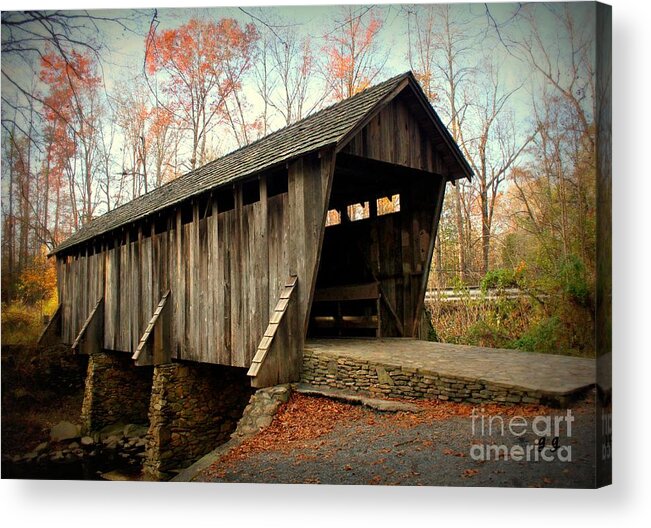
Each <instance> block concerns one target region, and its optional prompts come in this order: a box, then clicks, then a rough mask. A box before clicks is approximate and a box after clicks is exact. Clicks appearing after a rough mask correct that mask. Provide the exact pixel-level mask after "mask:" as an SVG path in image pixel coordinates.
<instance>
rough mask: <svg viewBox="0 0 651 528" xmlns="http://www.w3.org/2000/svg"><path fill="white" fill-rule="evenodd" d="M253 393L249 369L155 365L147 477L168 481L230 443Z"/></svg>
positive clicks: (192, 364)
mask: <svg viewBox="0 0 651 528" xmlns="http://www.w3.org/2000/svg"><path fill="white" fill-rule="evenodd" d="M252 392H253V390H252V389H251V386H250V382H249V379H248V377H247V375H246V369H240V368H234V367H225V366H218V365H207V364H198V363H191V364H190V363H172V364H167V365H160V366H156V367H155V368H154V376H153V385H152V389H151V401H150V405H149V422H150V426H149V434H148V435H147V448H146V451H145V465H144V473H145V477H146V478H148V479H156V480H158V479H165V478H167V477H169V476H170V475H171V473H170V472H171V471H172V470H175V469H178V468H183V467H186V466H188V465H190V464H192V463H193V462H195V461H196V460H197V459H198V458H200V457H201V456H203V455H205V454H206V453H208V452H209V451H211V450H212V449H214V448H215V447H216V446H218V445H220V444H222V443H224V442H226V441H227V440H228V439H229V438H230V435H231V433H233V431H234V430H235V427H236V426H237V422H238V420H239V419H240V417H241V416H242V413H243V411H244V408H245V407H246V405H247V403H248V402H249V398H250V396H251V394H252Z"/></svg>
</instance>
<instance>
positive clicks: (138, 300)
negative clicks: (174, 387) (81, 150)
mask: <svg viewBox="0 0 651 528" xmlns="http://www.w3.org/2000/svg"><path fill="white" fill-rule="evenodd" d="M471 175H472V171H471V169H470V167H469V165H468V163H467V162H466V160H465V159H464V157H463V155H462V154H461V152H460V150H459V148H458V147H457V145H456V144H455V142H454V141H453V139H452V137H451V136H450V134H449V133H448V131H447V129H446V127H445V126H444V125H443V124H442V122H441V120H440V119H439V117H438V116H437V115H436V113H435V112H434V110H433V109H432V107H431V106H430V104H429V103H428V101H427V99H426V97H425V95H424V93H423V91H422V90H421V88H420V86H419V85H418V83H417V81H416V80H415V78H414V76H413V74H412V73H405V74H402V75H399V76H397V77H394V78H392V79H389V80H388V81H386V82H383V83H381V84H378V85H376V86H373V87H371V88H369V89H367V90H365V91H363V92H361V93H359V94H357V95H355V96H353V97H351V98H349V99H346V100H344V101H342V102H340V103H338V104H335V105H333V106H331V107H329V108H326V109H324V110H322V111H320V112H318V113H315V114H314V115H312V116H310V117H308V118H306V119H303V120H302V121H300V122H297V123H295V124H293V125H291V126H289V127H287V128H284V129H282V130H279V131H277V132H274V133H273V134H270V135H268V136H266V137H264V138H262V139H260V140H259V141H256V142H255V143H253V144H251V145H248V146H246V147H244V148H241V149H239V150H237V151H235V152H232V153H231V154H228V155H226V156H224V157H222V158H220V159H218V160H216V161H213V162H211V163H208V164H207V165H205V166H203V167H200V168H198V169H196V170H193V171H192V172H190V173H188V174H186V175H184V176H182V177H180V178H178V179H176V180H174V181H172V182H170V183H168V184H166V185H164V186H162V187H160V188H158V189H156V190H154V191H151V192H150V193H148V194H146V195H144V196H141V197H139V198H136V199H135V200H133V201H131V202H129V203H127V204H125V205H123V206H121V207H119V208H116V209H114V210H112V211H110V212H108V213H106V214H105V215H103V216H101V217H99V218H97V219H95V220H93V221H91V222H89V223H88V224H87V225H85V226H84V227H83V228H82V229H80V230H79V231H78V232H77V233H75V234H74V235H73V236H71V237H70V238H69V239H67V240H66V241H65V242H63V243H62V244H61V245H59V246H58V247H57V248H55V250H54V251H53V254H55V255H56V259H57V273H58V288H59V299H60V302H61V304H60V307H59V310H58V312H57V317H58V319H59V322H58V323H59V328H60V338H61V340H62V341H63V342H64V343H67V344H70V345H72V346H73V347H74V348H76V349H78V350H79V351H81V352H85V353H89V352H93V351H95V350H102V349H106V350H111V351H117V352H123V353H125V354H130V355H131V356H132V357H133V359H134V360H135V362H136V364H137V365H152V364H153V365H159V364H165V363H169V362H171V361H173V360H185V361H191V362H200V363H210V364H219V365H228V366H234V367H245V368H248V369H249V370H248V374H249V376H250V378H251V382H252V385H253V386H254V387H262V386H268V385H272V384H276V383H282V382H287V381H294V380H297V379H298V378H299V376H300V368H301V356H302V352H303V345H304V342H305V339H306V338H307V337H310V336H319V337H323V336H368V337H373V336H391V337H400V336H403V337H413V336H415V335H417V333H418V331H419V322H420V316H421V313H422V310H423V302H424V296H425V290H426V285H427V278H428V272H429V269H430V263H431V259H432V253H433V247H434V239H435V235H436V229H437V225H438V220H439V216H440V213H441V206H442V203H443V196H444V192H445V186H446V183H447V182H449V181H451V182H454V181H455V180H457V179H459V178H465V177H471ZM387 197H388V198H387ZM382 199H384V201H383V202H381V204H385V205H386V204H387V203H388V201H389V200H391V203H392V204H393V207H392V209H390V211H392V212H390V213H389V214H381V213H383V212H384V211H383V210H382V209H383V207H380V210H378V200H382ZM398 209H399V210H398ZM327 220H328V221H327ZM326 224H328V225H326Z"/></svg>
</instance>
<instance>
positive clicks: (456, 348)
mask: <svg viewBox="0 0 651 528" xmlns="http://www.w3.org/2000/svg"><path fill="white" fill-rule="evenodd" d="M305 350H306V353H311V354H316V355H318V356H321V357H323V356H324V355H325V356H328V357H333V358H344V359H345V358H347V359H350V360H353V361H356V362H359V361H363V362H368V363H372V364H381V365H386V366H389V367H397V368H401V369H403V370H404V369H405V368H409V369H417V372H418V373H420V374H435V375H438V376H441V377H445V376H449V377H451V378H463V379H472V380H478V381H482V382H486V383H491V384H496V385H500V386H508V387H513V388H519V389H524V390H527V391H538V392H542V393H545V394H556V395H569V394H573V393H575V392H578V391H581V390H583V389H585V388H586V387H589V386H591V385H593V384H594V383H595V379H596V369H595V360H594V359H584V358H576V357H569V356H560V355H551V354H537V353H532V352H523V351H520V350H507V349H499V348H483V347H474V346H464V345H451V344H446V343H433V342H429V341H420V340H416V339H403V338H393V339H390V338H387V339H322V340H310V341H308V342H307V343H306V345H305Z"/></svg>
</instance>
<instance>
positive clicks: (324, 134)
mask: <svg viewBox="0 0 651 528" xmlns="http://www.w3.org/2000/svg"><path fill="white" fill-rule="evenodd" d="M408 77H411V78H412V79H413V78H414V77H413V73H412V72H410V71H407V72H403V73H401V74H398V75H394V76H393V77H390V78H389V79H387V80H385V81H382V82H380V83H377V84H374V85H372V86H369V87H367V88H365V89H364V90H361V91H360V92H358V93H356V94H354V95H352V96H351V97H348V98H346V99H342V100H341V101H337V102H335V103H332V104H331V105H329V106H326V107H325V108H322V109H320V110H318V111H317V112H314V113H312V114H310V115H308V116H305V117H304V118H302V119H300V120H298V121H296V122H294V123H292V124H291V125H287V126H285V127H282V128H279V129H278V130H274V131H273V132H271V133H269V134H267V135H266V136H264V137H262V138H259V139H257V140H256V141H254V142H252V143H249V144H248V145H244V146H242V147H240V148H238V149H235V150H233V151H231V152H228V153H226V154H224V155H223V156H220V157H219V158H217V159H214V160H212V161H210V162H208V163H205V164H203V165H201V166H199V167H196V168H194V169H192V170H190V171H188V172H186V173H185V174H183V175H181V176H179V177H177V178H174V179H173V180H171V181H169V182H167V183H165V184H163V185H161V186H160V187H157V188H155V189H152V190H151V191H150V192H148V193H146V194H141V195H140V196H137V197H135V198H133V199H131V200H129V201H128V202H126V203H123V204H121V205H119V206H117V207H114V208H113V209H111V210H110V211H107V212H106V213H104V214H103V215H101V216H98V217H97V218H94V219H92V220H91V221H89V222H87V223H86V224H84V225H83V226H82V227H81V228H80V229H79V230H78V231H76V232H75V233H73V234H72V235H70V236H69V237H68V238H67V239H66V240H64V241H63V242H61V244H59V245H58V246H57V247H55V248H54V249H53V250H52V252H51V254H55V253H57V252H59V251H62V250H64V249H67V248H70V247H73V246H75V245H77V244H80V243H82V242H84V241H87V240H90V239H92V238H94V237H96V236H99V235H101V234H103V233H106V232H108V231H112V230H114V229H118V228H119V227H121V226H124V225H125V224H128V223H129V222H132V221H137V220H140V219H142V218H145V217H146V216H148V215H151V214H154V213H156V212H157V211H161V210H162V209H165V208H167V207H170V206H172V205H174V204H175V203H179V202H181V201H183V200H186V199H189V198H191V197H193V196H195V195H197V194H199V193H201V192H203V191H204V190H206V191H207V190H209V189H214V188H216V187H221V186H223V185H226V184H228V183H230V182H234V181H236V180H240V179H242V178H246V177H247V176H250V175H252V174H255V173H256V172H259V171H260V170H264V169H266V168H269V167H271V166H273V165H277V164H278V163H281V162H283V161H287V160H289V159H292V158H293V157H296V156H301V155H305V154H307V153H308V152H311V151H314V150H317V149H320V148H324V147H325V146H327V145H331V144H336V143H337V142H338V141H339V140H340V139H341V137H343V136H344V135H345V134H346V133H347V132H348V131H349V130H351V128H353V127H354V126H355V123H356V122H358V121H359V120H360V119H363V118H364V116H365V115H367V113H368V112H369V111H372V109H373V108H375V105H376V104H377V103H378V102H379V101H380V100H381V99H382V98H383V97H385V96H386V95H387V94H386V93H384V92H385V91H386V90H387V87H391V86H393V85H398V84H399V83H400V82H401V81H402V80H403V79H405V78H408ZM375 93H377V95H375ZM365 96H366V99H367V100H365ZM375 99H377V100H375ZM357 101H361V102H362V103H361V104H356V102H357ZM338 108H347V109H349V110H347V111H346V112H343V113H342V112H341V111H338V110H337V109H338ZM320 118H321V119H320ZM310 122H314V127H313V128H312V127H305V124H306V123H310ZM292 131H295V132H294V133H292ZM247 151H250V152H251V154H250V155H248V153H247ZM245 153H247V154H245ZM229 175H230V176H229ZM198 188H201V190H196V189H198Z"/></svg>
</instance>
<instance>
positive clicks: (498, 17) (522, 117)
mask: <svg viewBox="0 0 651 528" xmlns="http://www.w3.org/2000/svg"><path fill="white" fill-rule="evenodd" d="M144 3H145V4H148V9H147V10H143V11H142V17H141V18H140V22H139V25H138V27H137V28H136V32H135V33H134V32H129V31H126V30H124V29H122V28H120V27H119V26H117V25H115V24H106V23H105V24H102V23H99V24H98V29H99V32H97V31H95V30H94V29H93V28H92V27H87V28H86V34H87V36H88V38H97V39H98V41H100V42H101V43H103V45H104V49H103V51H102V61H101V66H102V71H103V74H104V79H105V85H106V91H107V93H109V94H111V93H114V92H115V91H116V90H118V89H119V86H120V83H123V82H129V80H130V79H132V78H133V77H134V76H135V75H137V74H138V73H140V72H142V68H143V61H144V48H145V46H144V36H145V35H146V33H147V30H148V28H149V23H150V20H151V16H152V13H153V9H151V7H152V6H156V5H160V4H157V3H155V2H144ZM247 3H248V4H250V3H251V2H242V3H241V5H244V4H247ZM46 4H50V5H49V7H52V6H56V7H59V6H62V7H67V4H66V2H46ZM406 5H407V4H405V5H399V4H390V3H381V4H380V5H379V6H378V9H379V10H380V13H381V15H382V18H383V19H384V24H383V26H382V29H381V31H380V33H379V36H378V44H379V48H380V49H379V54H380V56H382V57H386V62H385V63H384V66H383V68H382V71H381V73H380V74H379V75H378V77H377V78H376V79H375V80H374V82H380V81H382V80H384V79H386V78H389V77H391V76H393V75H396V74H398V73H402V72H404V71H406V70H408V69H410V66H409V61H408V39H407V17H406V14H405V6H406ZM517 6H518V4H516V3H500V4H489V8H490V14H491V16H492V17H493V18H494V20H495V22H496V23H497V24H498V25H500V24H502V23H503V22H506V21H509V20H510V19H511V17H512V15H513V13H514V12H515V11H516V10H517ZM27 7H31V6H29V5H28V6H27ZM34 7H42V5H39V6H34ZM360 9H364V8H363V6H361V7H360ZM570 9H571V10H572V11H573V12H574V14H575V16H576V18H577V20H579V21H580V22H581V26H582V27H594V17H593V9H592V7H591V4H590V3H573V4H571V7H570ZM244 10H245V11H246V12H245V11H243V10H242V9H239V8H238V7H235V6H230V7H229V6H224V7H209V8H203V7H192V8H168V7H163V8H160V9H158V13H157V19H158V21H159V26H158V31H162V30H165V29H169V28H174V27H178V26H180V25H182V24H184V23H185V22H187V21H188V20H189V19H190V18H192V17H198V18H200V19H206V18H211V19H215V20H218V19H220V18H223V17H233V18H236V19H237V20H238V21H239V22H240V23H242V24H244V23H248V22H255V20H254V19H253V18H252V16H251V15H253V17H256V18H258V19H263V20H265V21H269V22H271V23H274V21H275V23H281V24H290V25H294V26H295V27H296V29H297V30H298V31H299V32H300V33H301V34H304V35H309V36H310V38H311V39H312V42H313V44H314V47H315V50H316V52H315V53H316V55H317V56H318V55H323V51H322V48H323V46H324V44H325V35H326V34H327V33H328V32H330V31H331V28H332V27H333V23H334V20H336V19H337V18H338V17H339V15H340V10H339V6H337V5H321V6H301V5H298V6H296V5H293V6H279V7H274V6H265V7H256V6H255V5H254V6H246V7H244ZM451 10H452V12H453V15H454V18H455V20H463V21H466V22H467V33H468V34H470V35H472V36H473V37H474V38H475V39H476V40H475V42H476V43H477V46H476V47H475V49H473V51H472V52H471V53H470V54H468V55H467V56H466V58H465V63H466V65H467V66H469V67H470V68H476V69H477V70H478V71H480V73H481V68H482V66H483V64H484V62H483V61H485V60H486V58H487V57H488V58H491V59H492V60H494V61H495V62H496V63H497V64H498V65H499V66H498V67H499V76H500V82H501V83H502V90H503V91H504V92H505V93H506V92H510V91H513V90H515V93H514V94H513V96H511V98H510V99H509V103H508V110H509V112H512V114H513V116H514V122H515V123H516V135H517V136H518V137H519V138H524V137H526V136H527V135H528V133H529V132H530V130H531V127H532V111H531V105H532V98H533V97H535V96H536V94H537V93H538V89H539V85H540V82H541V79H540V78H539V77H537V76H536V75H535V74H534V73H533V72H532V71H531V70H530V68H529V66H528V65H527V64H526V63H525V62H523V61H522V60H521V59H520V58H518V57H517V56H516V54H515V53H514V52H513V50H512V49H510V48H507V47H505V46H504V45H503V43H502V42H500V41H499V40H498V38H497V37H496V35H495V33H494V32H493V31H487V29H486V28H487V16H486V8H485V5H484V4H481V3H476V4H463V3H460V4H454V5H453V6H452V7H451ZM94 13H95V14H98V15H100V14H101V15H105V16H116V15H117V16H123V15H125V14H126V13H132V11H129V10H109V11H107V10H98V11H94ZM536 16H537V19H538V21H539V22H540V26H541V27H542V28H543V34H544V35H545V36H546V40H548V41H549V45H550V46H551V47H552V48H557V50H555V52H558V53H560V54H561V56H562V55H563V46H562V43H560V45H558V44H559V41H558V39H556V37H555V32H556V29H555V25H554V21H553V19H552V18H551V17H550V16H549V15H548V13H546V12H545V10H544V9H537V10H536ZM504 36H505V38H504V41H505V42H506V43H507V44H508V40H507V39H508V37H510V38H514V39H516V40H517V39H522V38H527V36H528V35H527V33H526V30H524V29H523V28H522V27H518V26H517V25H515V24H509V25H508V31H506V29H505V30H504ZM35 57H36V56H34V58H35ZM566 59H567V60H569V57H567V58H566ZM2 68H3V70H4V71H5V72H7V73H8V74H9V75H11V76H12V77H14V78H17V79H22V83H23V84H24V85H25V86H29V85H31V84H32V83H34V84H35V85H36V86H37V87H38V81H37V73H36V72H37V71H38V62H33V63H31V64H27V65H26V64H24V63H23V62H21V61H14V60H13V58H10V60H8V59H7V58H6V57H3V60H2ZM314 86H315V91H316V90H319V91H320V90H323V85H322V83H321V84H319V82H317V83H316V84H315V85H314ZM245 88H246V89H245V94H246V96H247V99H248V102H249V104H250V105H251V112H252V113H254V114H258V113H260V110H261V104H262V99H261V98H260V96H259V95H258V94H257V93H256V92H255V90H254V89H253V84H252V82H250V83H249V85H248V86H245ZM12 92H15V90H14V89H13V87H12V86H11V85H10V84H9V83H7V82H3V83H2V94H3V97H8V98H11V97H14V96H15V94H14V93H12ZM328 102H331V101H326V103H328ZM435 107H438V108H437V110H438V111H439V113H440V114H441V117H442V118H443V120H444V122H445V121H446V113H447V107H446V105H445V103H444V101H441V102H439V103H435ZM281 125H282V122H281V121H280V118H278V117H277V118H276V121H274V122H272V126H273V128H279V127H280V126H281ZM210 139H211V140H212V148H213V150H214V151H215V152H217V153H218V154H225V153H227V152H229V151H230V150H233V149H234V148H236V146H237V145H236V143H235V141H234V139H233V138H231V137H230V136H229V135H228V134H224V133H213V134H212V135H211V136H210ZM115 157H116V160H115V161H116V163H118V164H119V163H121V162H122V160H121V155H120V154H119V153H117V152H116V155H115Z"/></svg>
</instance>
